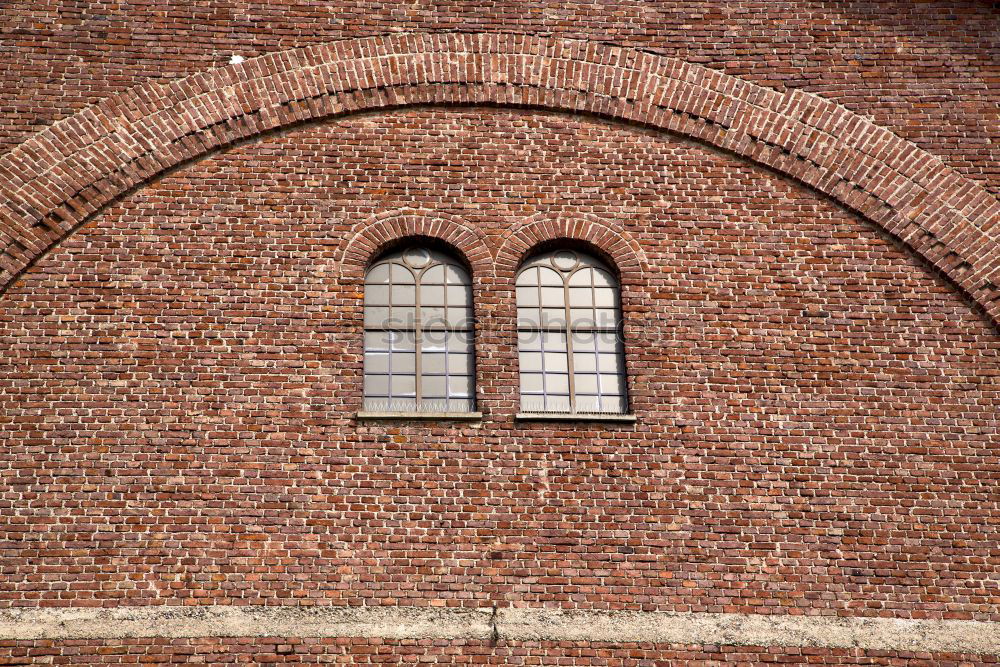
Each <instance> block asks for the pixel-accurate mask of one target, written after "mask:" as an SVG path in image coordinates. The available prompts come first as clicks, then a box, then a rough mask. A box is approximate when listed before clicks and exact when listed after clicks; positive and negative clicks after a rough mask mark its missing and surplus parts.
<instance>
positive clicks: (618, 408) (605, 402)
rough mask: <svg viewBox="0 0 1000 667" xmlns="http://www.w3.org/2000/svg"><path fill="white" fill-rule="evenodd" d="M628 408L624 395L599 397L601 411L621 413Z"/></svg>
mask: <svg viewBox="0 0 1000 667" xmlns="http://www.w3.org/2000/svg"><path fill="white" fill-rule="evenodd" d="M626 408H628V406H627V405H626V404H625V398H624V396H604V397H602V398H601V411H603V412H613V413H617V414H623V413H624V412H625V410H626Z"/></svg>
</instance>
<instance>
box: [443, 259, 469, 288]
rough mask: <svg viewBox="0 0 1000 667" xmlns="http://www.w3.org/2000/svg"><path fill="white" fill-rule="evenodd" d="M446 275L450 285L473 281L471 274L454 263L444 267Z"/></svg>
mask: <svg viewBox="0 0 1000 667" xmlns="http://www.w3.org/2000/svg"><path fill="white" fill-rule="evenodd" d="M444 276H445V281H446V282H447V283H448V284H449V285H468V284H469V283H470V282H471V281H470V280H469V274H468V273H466V271H465V270H464V269H461V268H459V267H458V266H455V265H454V264H448V265H447V266H445V267H444Z"/></svg>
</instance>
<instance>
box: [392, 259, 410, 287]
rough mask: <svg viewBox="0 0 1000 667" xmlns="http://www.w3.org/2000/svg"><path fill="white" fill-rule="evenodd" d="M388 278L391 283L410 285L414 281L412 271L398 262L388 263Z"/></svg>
mask: <svg viewBox="0 0 1000 667" xmlns="http://www.w3.org/2000/svg"><path fill="white" fill-rule="evenodd" d="M389 280H390V281H391V282H392V283H393V285H412V284H413V283H414V279H413V273H412V272H411V271H410V270H409V269H408V268H406V267H405V266H402V265H400V264H390V265H389Z"/></svg>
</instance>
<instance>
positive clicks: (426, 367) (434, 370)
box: [420, 352, 446, 375]
mask: <svg viewBox="0 0 1000 667" xmlns="http://www.w3.org/2000/svg"><path fill="white" fill-rule="evenodd" d="M445 358H446V355H445V354H444V353H443V352H424V353H423V354H422V355H421V356H420V364H421V367H420V372H421V373H423V374H424V375H444V372H445Z"/></svg>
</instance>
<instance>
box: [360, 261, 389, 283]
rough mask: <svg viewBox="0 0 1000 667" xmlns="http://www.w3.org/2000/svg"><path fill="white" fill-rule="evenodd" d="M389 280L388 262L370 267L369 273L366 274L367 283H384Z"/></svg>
mask: <svg viewBox="0 0 1000 667" xmlns="http://www.w3.org/2000/svg"><path fill="white" fill-rule="evenodd" d="M388 282H389V265H388V264H376V265H375V266H373V267H371V268H370V269H368V274H367V275H366V276H365V283H367V284H368V285H384V284H388Z"/></svg>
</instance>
